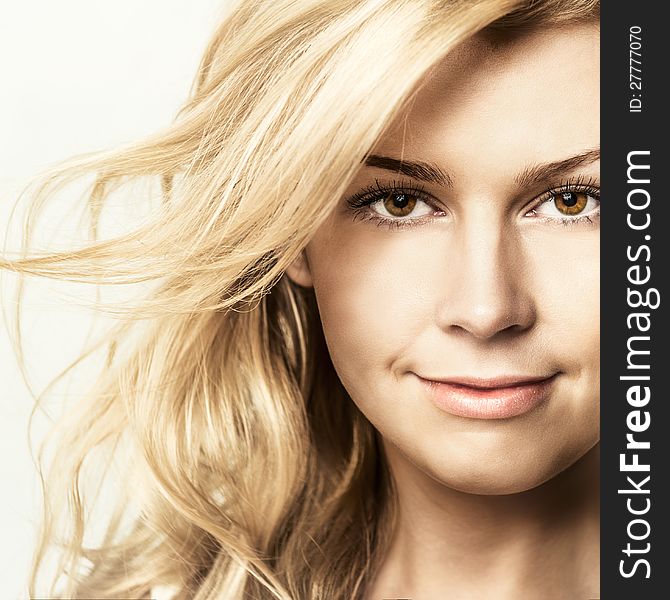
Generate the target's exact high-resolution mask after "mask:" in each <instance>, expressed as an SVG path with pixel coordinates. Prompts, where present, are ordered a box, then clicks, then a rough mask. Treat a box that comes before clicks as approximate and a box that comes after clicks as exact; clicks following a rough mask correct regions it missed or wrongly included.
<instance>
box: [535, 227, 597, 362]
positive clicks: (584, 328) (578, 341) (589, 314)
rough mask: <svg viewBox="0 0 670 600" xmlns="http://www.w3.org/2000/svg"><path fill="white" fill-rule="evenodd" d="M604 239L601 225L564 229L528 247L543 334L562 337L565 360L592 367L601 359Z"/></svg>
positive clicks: (556, 338) (561, 342) (552, 340)
mask: <svg viewBox="0 0 670 600" xmlns="http://www.w3.org/2000/svg"><path fill="white" fill-rule="evenodd" d="M599 240H600V238H599V233H598V231H587V232H575V231H565V232H560V231H559V232H557V233H552V234H551V235H545V236H543V238H542V239H541V240H540V239H537V240H534V241H533V242H532V247H533V250H532V251H531V252H529V253H528V255H529V256H530V257H531V259H530V265H531V268H530V276H531V278H532V280H533V281H534V284H533V287H534V289H535V292H534V295H535V299H534V302H535V304H536V306H537V311H538V315H539V323H538V326H539V329H540V334H541V335H542V336H548V337H550V338H552V339H551V340H550V341H549V340H548V341H549V343H551V345H552V346H554V347H555V346H556V344H557V342H558V341H560V345H561V347H562V348H563V350H561V353H562V354H563V356H564V360H566V361H568V362H569V363H571V364H572V363H579V364H581V365H582V366H586V365H589V366H590V368H595V367H597V364H598V361H599V339H600V244H599Z"/></svg>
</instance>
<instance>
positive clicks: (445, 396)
mask: <svg viewBox="0 0 670 600" xmlns="http://www.w3.org/2000/svg"><path fill="white" fill-rule="evenodd" d="M558 375H559V373H554V374H552V375H549V376H525V375H521V376H517V375H505V376H499V377H492V378H488V379H480V378H474V377H453V378H448V379H432V378H426V377H422V376H420V375H417V377H418V378H419V380H420V381H421V383H422V384H423V386H424V388H425V389H426V390H427V392H428V395H429V397H430V399H431V401H432V402H433V404H434V405H435V406H437V408H439V409H440V410H443V411H445V412H447V413H449V414H452V415H455V416H458V417H466V418H470V419H509V418H512V417H516V416H519V415H522V414H524V413H527V412H529V411H531V410H533V409H534V408H535V407H536V406H538V405H539V404H541V403H543V402H544V401H545V400H547V399H548V397H549V396H550V394H551V389H552V385H553V383H554V381H555V379H556V378H557V377H558Z"/></svg>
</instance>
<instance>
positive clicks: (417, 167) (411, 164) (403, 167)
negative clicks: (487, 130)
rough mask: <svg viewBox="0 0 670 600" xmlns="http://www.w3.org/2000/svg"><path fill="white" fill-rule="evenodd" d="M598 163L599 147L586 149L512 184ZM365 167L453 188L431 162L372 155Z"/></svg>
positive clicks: (535, 169) (524, 174) (518, 177)
mask: <svg viewBox="0 0 670 600" xmlns="http://www.w3.org/2000/svg"><path fill="white" fill-rule="evenodd" d="M597 160H600V148H595V149H593V150H586V151H585V152H582V153H580V154H576V155H574V156H570V157H568V158H564V159H561V160H556V161H552V162H547V163H541V164H536V165H530V166H528V167H526V168H525V169H524V170H523V171H521V172H520V173H518V174H517V175H516V176H515V177H514V181H515V182H516V183H517V184H518V185H519V186H520V187H525V186H530V185H533V184H537V183H539V182H542V181H545V180H548V179H553V178H555V177H557V176H558V175H560V174H561V173H565V172H567V171H572V170H574V169H576V168H577V167H581V166H582V165H587V164H590V163H592V162H595V161H597ZM364 164H365V166H367V167H376V168H378V169H384V170H386V171H393V172H394V173H402V174H403V175H407V176H408V177H411V178H412V179H417V180H419V181H426V182H429V183H437V184H439V185H442V186H444V187H451V186H452V185H453V180H452V178H451V177H450V176H449V174H448V173H447V172H445V171H443V170H442V169H441V168H440V167H438V166H437V165H434V164H430V163H425V162H419V161H409V160H399V159H397V158H391V157H390V156H381V155H379V154H371V155H369V156H367V157H366V158H365V161H364Z"/></svg>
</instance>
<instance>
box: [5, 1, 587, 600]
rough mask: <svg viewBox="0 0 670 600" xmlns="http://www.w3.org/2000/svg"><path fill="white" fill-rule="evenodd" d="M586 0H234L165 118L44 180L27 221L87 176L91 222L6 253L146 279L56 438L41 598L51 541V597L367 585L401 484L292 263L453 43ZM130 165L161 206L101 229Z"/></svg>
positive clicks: (299, 592)
mask: <svg viewBox="0 0 670 600" xmlns="http://www.w3.org/2000/svg"><path fill="white" fill-rule="evenodd" d="M598 8H599V4H598V2H597V1H595V0H570V1H562V0H546V1H537V0H477V1H468V0H451V1H449V0H395V1H389V0H332V1H328V2H323V1H321V0H299V1H298V0H257V1H252V0H249V1H238V2H235V3H233V5H232V6H231V7H230V11H229V14H228V16H227V18H226V19H225V20H224V22H223V23H222V24H221V25H220V27H219V28H218V30H217V31H216V34H215V36H214V38H213V40H212V41H211V43H210V45H209V48H208V50H207V52H206V54H205V56H204V59H203V61H202V64H201V68H200V70H199V73H198V77H197V81H196V83H195V85H194V91H193V92H192V95H191V97H190V98H189V99H188V101H187V102H186V104H185V105H184V107H183V109H182V110H181V112H180V114H179V115H178V117H177V119H176V120H175V122H174V124H173V125H172V126H171V127H170V128H169V129H168V130H167V131H165V132H162V133H160V134H158V135H156V136H154V137H152V138H150V139H147V140H145V141H143V142H141V143H138V144H136V145H133V146H131V147H128V148H124V149H122V150H120V151H117V152H111V153H106V154H101V155H98V156H94V157H85V158H81V159H76V160H74V161H72V162H71V163H70V164H68V165H66V166H65V167H63V168H62V169H59V170H58V171H57V172H56V173H54V174H52V175H51V176H49V177H48V179H47V180H46V181H45V183H44V185H43V187H42V189H41V190H40V192H39V193H38V194H37V197H36V198H35V199H34V204H33V206H32V212H31V213H30V215H29V220H28V221H29V222H28V226H27V239H29V238H30V230H31V228H32V223H33V221H34V219H35V218H36V215H37V214H38V213H39V211H40V210H41V208H42V206H43V204H44V202H45V201H47V200H48V199H49V198H50V197H51V196H52V194H53V193H54V191H55V189H57V188H60V187H62V186H63V185H65V184H66V183H69V182H72V181H75V180H77V179H78V178H80V177H82V176H84V175H86V174H89V173H95V182H94V185H93V187H92V190H91V193H90V195H89V198H88V201H89V206H90V209H91V223H92V232H93V233H94V239H92V240H91V242H90V244H88V245H86V246H85V247H82V248H76V249H72V250H69V251H61V252H52V253H47V254H41V255H38V254H35V253H34V252H33V253H32V254H31V255H29V254H27V253H24V254H23V255H22V256H20V257H17V258H9V257H5V258H2V259H0V260H1V262H0V265H1V266H2V267H4V268H6V269H11V270H14V271H17V272H19V273H21V274H24V275H37V276H46V277H55V278H65V279H73V280H77V281H85V282H90V283H97V284H116V283H128V282H137V281H148V282H153V286H152V288H151V290H150V291H149V292H148V293H147V294H145V296H144V297H143V298H141V299H138V300H137V301H135V302H134V303H133V304H132V306H129V307H127V309H126V312H125V313H124V321H123V322H122V323H120V324H119V325H118V327H117V328H116V329H115V330H114V331H113V332H111V334H110V336H109V338H108V339H107V340H106V343H107V348H108V358H107V362H106V365H105V368H104V370H103V372H102V373H101V375H100V378H99V380H98V381H96V382H95V385H93V386H92V389H91V391H90V393H89V394H88V395H87V396H86V398H84V399H83V400H82V401H81V403H80V405H78V406H77V407H76V410H73V411H72V412H71V413H70V414H68V415H67V416H66V417H64V419H63V422H62V423H61V425H60V428H59V430H58V432H59V433H57V434H56V436H55V438H54V447H55V448H56V450H55V454H54V455H53V459H52V462H51V467H50V469H49V474H48V479H47V481H46V487H45V511H44V525H43V531H42V534H41V543H40V546H39V548H38V550H37V552H36V555H35V560H34V567H33V574H32V578H33V586H32V587H31V593H32V594H35V593H36V592H35V589H34V585H35V584H34V582H35V581H36V579H37V576H38V574H39V573H40V571H41V570H42V569H43V568H44V563H45V560H46V559H45V557H46V556H47V554H48V552H49V548H50V547H51V545H52V544H56V546H57V551H58V556H59V557H60V564H59V567H58V575H60V578H59V579H58V581H57V583H56V582H54V587H52V590H51V592H50V593H51V594H54V593H60V594H63V595H64V596H65V597H76V598H83V597H88V596H95V597H96V598H118V597H122V596H126V597H136V598H140V597H147V596H148V595H149V594H150V590H151V589H152V587H154V586H157V585H171V586H174V588H175V590H176V598H179V599H185V598H196V599H197V600H205V599H214V598H217V599H230V600H232V599H242V598H278V599H281V600H289V599H295V600H300V599H306V598H315V599H316V598H322V599H335V598H362V596H363V594H364V592H365V587H366V585H367V584H369V582H370V580H371V578H372V577H373V576H374V574H375V569H376V568H377V566H378V565H379V562H380V559H381V557H382V556H383V550H384V546H385V543H386V540H387V539H388V536H389V535H390V532H391V531H392V528H393V522H394V515H395V506H394V501H393V499H394V494H393V482H392V480H391V478H390V476H389V473H388V471H387V467H386V463H385V460H384V456H383V452H382V449H381V445H380V444H379V443H378V439H377V436H376V433H375V431H374V429H373V427H372V425H371V424H370V423H369V422H368V421H367V420H366V419H365V417H364V416H363V415H362V414H361V413H360V412H359V411H358V409H357V408H356V406H355V405H354V404H353V403H352V402H351V400H350V399H349V397H348V396H347V393H346V391H345V390H344V388H343V387H342V384H341V383H340V381H339V380H338V378H337V375H336V374H335V372H334V369H333V367H332V364H331V362H330V359H329V356H328V351H327V348H326V346H325V342H324V339H323V335H322V331H321V326H320V321H319V315H318V311H317V308H316V304H315V301H314V296H313V293H312V292H311V290H308V289H303V288H300V287H298V286H296V285H295V284H293V283H292V282H291V281H289V280H288V279H287V278H286V277H285V276H284V272H285V270H286V269H287V267H288V266H289V265H290V264H291V262H292V261H293V260H295V259H296V257H297V256H298V255H299V253H300V252H301V250H302V249H303V248H304V247H305V245H306V244H307V242H308V241H309V239H310V238H311V236H312V235H313V233H314V232H315V230H316V229H317V228H318V227H319V225H320V224H321V223H322V222H323V220H324V219H325V217H326V216H327V215H328V213H329V211H330V210H331V209H332V208H333V207H334V206H335V204H336V203H337V202H338V201H339V198H340V197H341V195H342V194H343V192H344V190H345V188H346V187H347V185H348V183H349V182H350V181H351V179H352V177H353V176H354V174H355V172H356V171H357V169H358V168H359V166H360V163H361V161H362V160H363V159H364V157H365V155H366V154H367V153H368V152H369V151H370V149H371V148H372V147H373V145H374V144H375V141H376V140H377V139H378V138H379V136H380V134H381V133H382V132H383V131H384V128H385V127H386V126H387V125H388V123H389V120H390V119H391V117H392V116H393V115H394V114H396V113H397V111H398V110H400V109H401V108H402V106H403V105H404V103H405V102H407V101H408V99H409V98H410V97H411V94H412V92H413V91H414V89H415V88H416V86H417V83H418V82H419V81H420V79H421V77H422V76H423V75H424V74H425V73H426V72H427V71H428V70H429V69H430V68H431V67H432V66H433V65H434V64H435V63H436V62H438V61H439V60H440V59H441V58H443V57H444V56H445V55H446V54H447V53H448V52H449V51H450V50H451V49H452V48H453V47H454V46H456V45H457V44H458V43H459V42H461V41H463V40H464V39H466V38H468V37H469V36H472V35H473V34H474V33H476V32H478V31H480V30H482V29H484V28H488V29H489V30H499V31H502V32H504V31H507V30H512V31H515V30H518V29H520V28H521V29H522V28H525V27H530V26H533V27H534V26H537V25H538V24H545V25H560V24H562V23H569V22H573V21H577V20H584V19H595V18H597V14H598ZM144 178H150V179H156V180H157V181H160V182H161V183H162V186H163V187H162V190H163V191H162V197H163V200H164V201H163V202H162V204H161V205H160V207H158V208H157V209H156V211H155V212H154V213H153V214H152V217H151V218H150V219H149V220H147V221H145V222H143V223H142V224H140V225H138V226H137V227H136V228H135V229H134V230H132V231H130V232H127V233H124V234H122V235H120V236H117V237H115V238H113V239H106V240H99V239H97V238H96V237H95V232H96V227H97V222H98V220H99V218H100V216H101V214H102V212H103V207H104V201H105V199H106V198H107V197H108V195H109V194H110V192H111V191H112V190H113V189H115V188H118V187H119V186H122V185H123V184H125V183H128V182H130V181H135V180H138V179H144ZM106 456H112V457H116V458H117V460H121V461H122V462H121V464H122V466H123V468H124V469H126V471H125V475H124V476H125V477H126V481H127V482H128V483H127V486H126V488H127V489H124V490H114V493H115V494H116V496H118V498H117V502H116V509H115V512H114V514H113V515H111V516H110V517H109V521H108V523H107V524H106V534H105V537H104V540H103V541H102V543H100V544H97V545H96V547H89V546H88V544H86V543H85V535H86V532H88V531H89V529H90V527H91V519H90V516H89V515H90V512H89V511H90V506H89V505H88V500H87V498H88V495H87V490H86V489H85V488H86V486H85V481H84V476H83V473H84V472H85V471H86V469H92V470H93V471H94V472H95V470H96V469H97V470H99V469H100V461H101V460H102V458H103V457H106ZM119 457H121V458H119ZM135 486H137V487H135ZM140 490H141V492H142V493H141V494H136V492H138V491H140ZM135 496H137V497H135ZM59 586H60V587H59ZM56 587H59V591H58V592H56V589H55V588H56Z"/></svg>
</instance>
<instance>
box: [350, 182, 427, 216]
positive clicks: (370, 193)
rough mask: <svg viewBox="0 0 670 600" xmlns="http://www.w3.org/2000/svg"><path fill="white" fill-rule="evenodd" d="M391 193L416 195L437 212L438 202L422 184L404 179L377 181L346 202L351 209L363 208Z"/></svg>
mask: <svg viewBox="0 0 670 600" xmlns="http://www.w3.org/2000/svg"><path fill="white" fill-rule="evenodd" d="M390 192H399V193H405V194H414V195H416V196H417V198H418V199H419V200H421V201H423V202H425V203H426V204H428V205H430V206H432V207H433V208H435V209H436V210H437V206H436V203H437V200H436V199H435V198H434V197H433V196H432V195H431V194H429V193H427V192H426V190H425V188H424V187H423V186H422V185H421V184H419V185H417V184H415V183H410V182H407V181H406V180H404V179H401V180H399V181H396V180H393V181H388V182H380V180H379V179H375V182H374V184H373V185H369V186H367V187H365V188H363V189H362V190H360V191H358V192H356V193H355V194H353V195H352V196H349V197H348V198H347V200H346V202H347V204H348V206H349V207H350V208H363V207H365V206H370V205H371V204H374V203H375V202H379V201H380V200H382V199H383V196H384V195H388V194H389V193H390Z"/></svg>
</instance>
